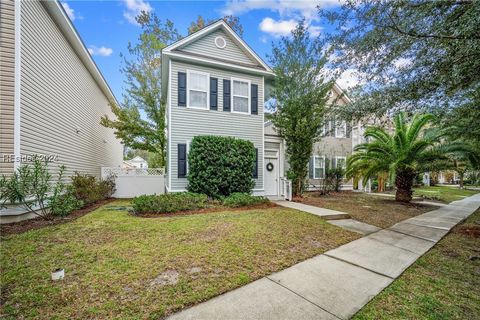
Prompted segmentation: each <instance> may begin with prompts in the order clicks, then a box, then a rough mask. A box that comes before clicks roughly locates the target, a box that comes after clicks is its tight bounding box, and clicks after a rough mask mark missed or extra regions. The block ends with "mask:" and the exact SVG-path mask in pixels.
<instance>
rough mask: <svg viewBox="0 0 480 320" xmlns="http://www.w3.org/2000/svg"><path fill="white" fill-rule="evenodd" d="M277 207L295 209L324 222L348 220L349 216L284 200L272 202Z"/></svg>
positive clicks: (340, 212)
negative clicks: (322, 219) (319, 218)
mask: <svg viewBox="0 0 480 320" xmlns="http://www.w3.org/2000/svg"><path fill="white" fill-rule="evenodd" d="M273 202H274V203H276V204H277V205H279V206H282V207H286V208H291V209H296V210H300V211H304V212H308V213H311V214H314V215H316V216H319V217H322V218H324V219H325V220H336V219H348V218H350V216H349V215H348V213H345V212H342V211H335V210H330V209H325V208H319V207H315V206H310V205H308V204H304V203H300V202H293V201H286V200H281V201H273Z"/></svg>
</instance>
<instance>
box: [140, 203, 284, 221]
mask: <svg viewBox="0 0 480 320" xmlns="http://www.w3.org/2000/svg"><path fill="white" fill-rule="evenodd" d="M274 207H277V205H276V204H275V203H273V202H270V203H264V204H259V205H255V206H247V207H240V208H230V207H222V206H217V207H209V208H203V209H199V210H187V211H179V212H172V213H155V212H150V213H148V212H147V213H139V214H133V215H134V216H136V217H140V218H163V217H176V216H186V215H192V214H204V213H211V212H220V211H245V210H253V209H269V208H274Z"/></svg>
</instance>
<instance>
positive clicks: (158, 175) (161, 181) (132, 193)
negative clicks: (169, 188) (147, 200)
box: [102, 167, 165, 198]
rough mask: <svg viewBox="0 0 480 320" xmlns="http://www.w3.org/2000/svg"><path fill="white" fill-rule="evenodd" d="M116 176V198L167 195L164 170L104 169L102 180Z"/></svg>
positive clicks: (114, 195)
mask: <svg viewBox="0 0 480 320" xmlns="http://www.w3.org/2000/svg"><path fill="white" fill-rule="evenodd" d="M112 174H113V175H115V184H116V189H117V190H116V191H115V193H114V194H113V197H114V198H133V197H136V196H140V195H142V194H162V193H165V171H164V169H153V168H148V169H138V168H135V169H124V168H118V167H102V179H105V178H106V177H108V176H109V175H112Z"/></svg>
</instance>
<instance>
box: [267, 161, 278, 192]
mask: <svg viewBox="0 0 480 320" xmlns="http://www.w3.org/2000/svg"><path fill="white" fill-rule="evenodd" d="M264 164H265V171H264V172H265V195H267V196H278V183H279V181H278V159H277V158H265V162H264Z"/></svg>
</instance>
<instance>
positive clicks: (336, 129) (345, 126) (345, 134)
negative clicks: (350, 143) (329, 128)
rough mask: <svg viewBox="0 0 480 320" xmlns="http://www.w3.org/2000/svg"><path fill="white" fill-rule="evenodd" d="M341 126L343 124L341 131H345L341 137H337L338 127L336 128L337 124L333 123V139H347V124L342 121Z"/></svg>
mask: <svg viewBox="0 0 480 320" xmlns="http://www.w3.org/2000/svg"><path fill="white" fill-rule="evenodd" d="M342 124H343V129H344V130H345V131H344V132H343V135H339V134H338V127H339V126H337V123H335V138H346V137H347V122H346V121H342Z"/></svg>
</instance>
